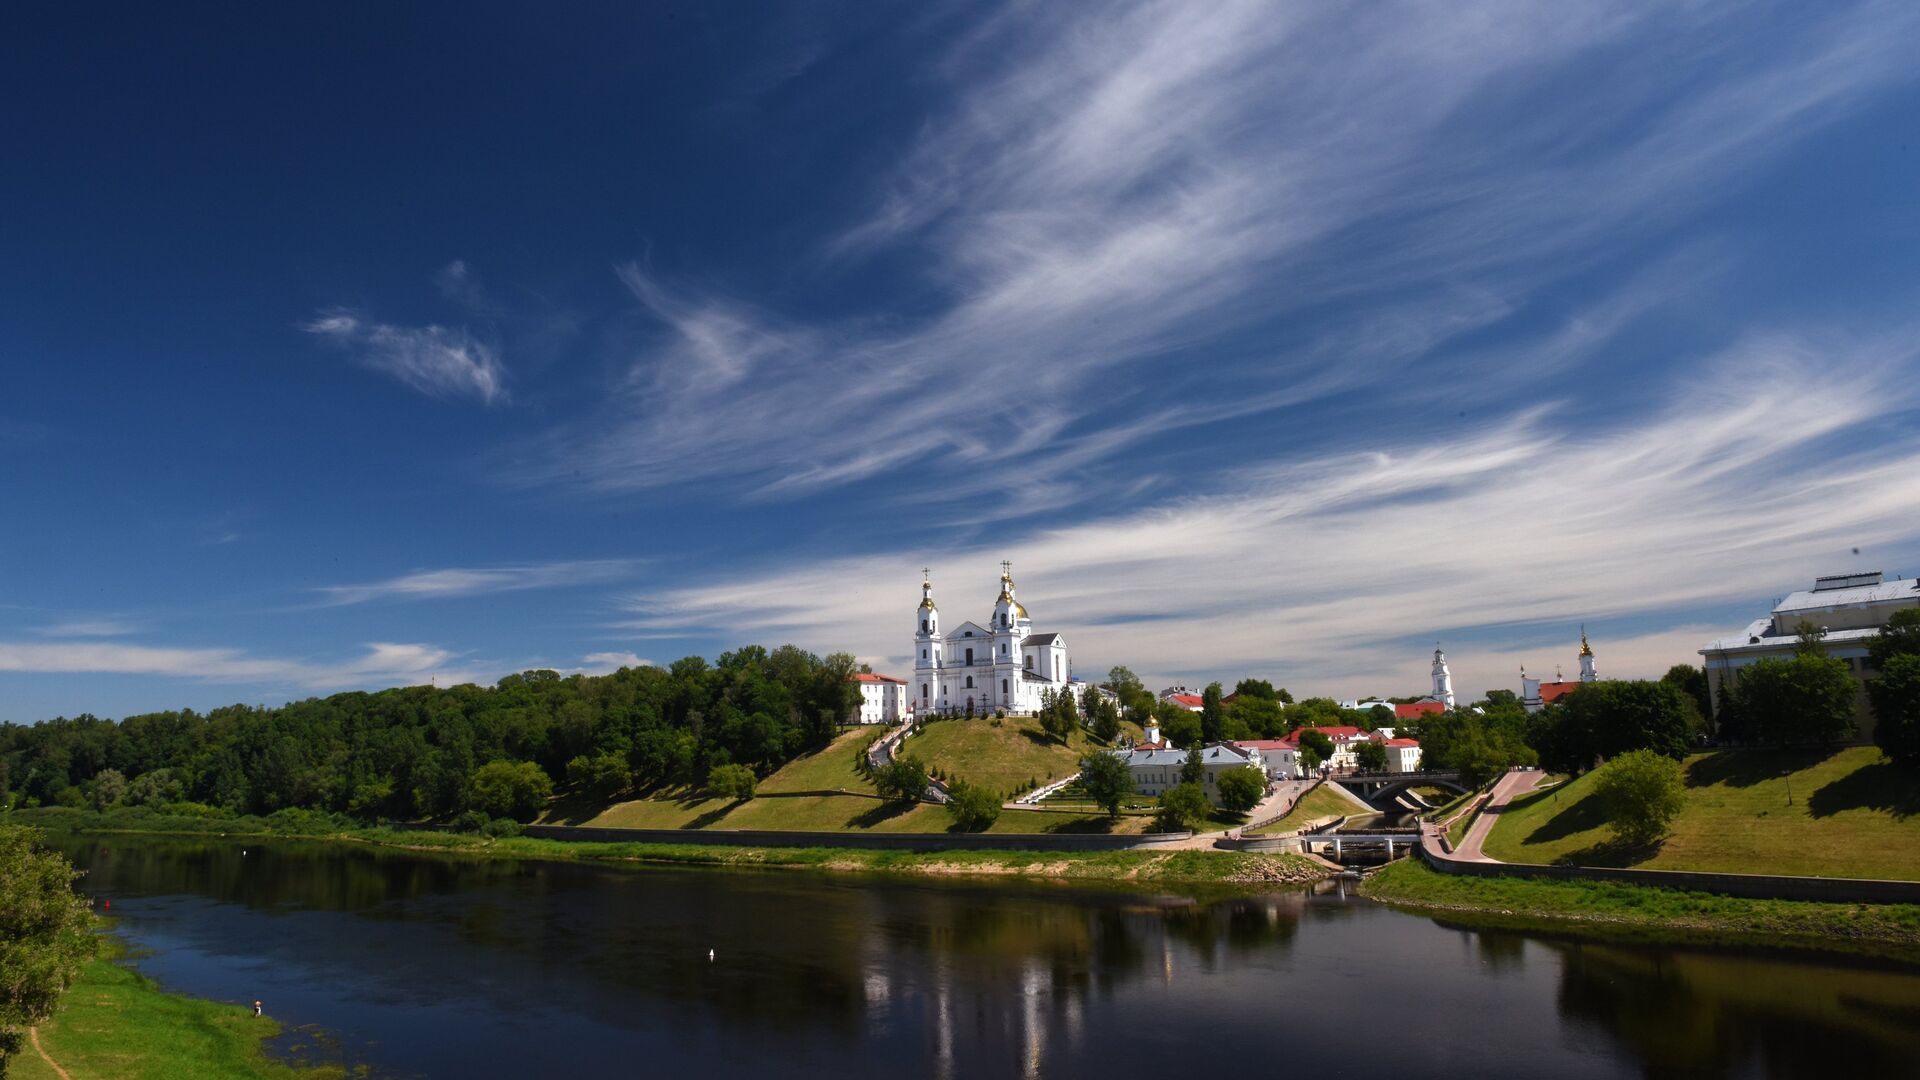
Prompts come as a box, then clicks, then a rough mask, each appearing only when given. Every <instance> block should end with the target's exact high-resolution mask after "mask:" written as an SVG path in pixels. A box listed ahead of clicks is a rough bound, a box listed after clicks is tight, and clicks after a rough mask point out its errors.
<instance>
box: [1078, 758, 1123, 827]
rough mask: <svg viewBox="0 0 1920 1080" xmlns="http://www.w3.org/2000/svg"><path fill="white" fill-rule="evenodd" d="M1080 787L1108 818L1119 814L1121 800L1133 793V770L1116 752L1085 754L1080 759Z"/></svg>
mask: <svg viewBox="0 0 1920 1080" xmlns="http://www.w3.org/2000/svg"><path fill="white" fill-rule="evenodd" d="M1080 789H1081V790H1082V791H1084V792H1086V795H1087V798H1089V799H1092V800H1093V802H1094V804H1095V805H1097V806H1099V807H1100V808H1101V809H1104V810H1105V811H1106V812H1107V816H1108V817H1119V816H1120V803H1121V800H1123V799H1126V798H1127V797H1128V796H1130V795H1132V794H1133V793H1134V788H1133V770H1132V769H1129V768H1127V763H1126V762H1125V761H1122V760H1121V759H1120V758H1119V756H1118V755H1115V754H1109V753H1105V752H1104V751H1103V752H1098V753H1092V754H1088V755H1087V756H1086V757H1083V758H1081V759H1080Z"/></svg>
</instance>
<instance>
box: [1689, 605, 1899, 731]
mask: <svg viewBox="0 0 1920 1080" xmlns="http://www.w3.org/2000/svg"><path fill="white" fill-rule="evenodd" d="M1906 607H1920V579H1916V578H1896V579H1894V580H1892V581H1888V580H1886V578H1885V576H1884V575H1882V574H1881V573H1880V571H1878V570H1870V571H1867V572H1865V573H1857V574H1833V575H1829V576H1827V577H1822V578H1816V579H1814V582H1813V588H1811V589H1807V590H1804V591H1801V592H1796V593H1794V594H1793V595H1791V596H1789V597H1787V598H1786V599H1785V600H1782V601H1780V602H1779V603H1778V604H1775V605H1774V608H1773V611H1772V613H1771V614H1769V615H1768V616H1767V617H1766V618H1764V619H1755V620H1754V621H1753V622H1752V623H1750V624H1748V626H1747V628H1746V629H1745V630H1744V631H1742V632H1741V633H1739V634H1736V635H1734V636H1732V637H1724V638H1721V639H1719V640H1718V641H1710V642H1708V643H1707V645H1706V647H1705V648H1703V649H1701V650H1700V655H1701V656H1702V657H1704V658H1705V661H1706V671H1707V692H1708V694H1709V695H1710V696H1711V700H1712V704H1713V709H1714V711H1715V712H1718V711H1719V710H1720V701H1721V695H1723V694H1724V693H1726V691H1727V688H1728V687H1729V686H1730V685H1732V684H1733V683H1734V682H1736V681H1738V680H1739V678H1740V669H1742V668H1744V667H1746V666H1747V665H1749V664H1751V663H1753V662H1754V661H1756V660H1764V659H1768V658H1772V659H1776V660H1791V659H1792V658H1793V656H1794V647H1795V646H1796V645H1798V644H1799V635H1800V625H1801V624H1802V623H1807V624H1809V625H1812V626H1813V627H1815V628H1816V629H1819V630H1824V631H1826V636H1825V637H1823V638H1821V644H1822V645H1824V646H1825V647H1826V650H1827V655H1828V656H1831V657H1835V658H1837V659H1840V660H1844V661H1846V664H1847V667H1848V668H1850V669H1851V670H1852V671H1853V677H1854V678H1855V679H1858V680H1860V681H1861V683H1862V685H1863V686H1864V684H1865V680H1867V679H1868V678H1871V677H1872V676H1873V675H1875V674H1876V672H1874V671H1873V670H1872V669H1871V668H1869V667H1868V666H1867V648H1868V646H1869V645H1871V644H1872V643H1873V639H1874V638H1875V637H1878V636H1879V634H1880V628H1881V627H1883V626H1885V625H1886V624H1887V620H1888V619H1890V618H1892V617H1893V613H1894V612H1896V611H1898V610H1900V609H1901V608H1906ZM1855 712H1856V715H1857V717H1858V721H1859V725H1860V737H1861V738H1863V739H1865V738H1870V737H1871V736H1872V733H1873V710H1872V709H1871V708H1869V707H1868V706H1867V704H1866V701H1865V694H1864V693H1862V694H1860V695H1859V696H1858V699H1857V701H1856V708H1855Z"/></svg>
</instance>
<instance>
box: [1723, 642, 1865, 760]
mask: <svg viewBox="0 0 1920 1080" xmlns="http://www.w3.org/2000/svg"><path fill="white" fill-rule="evenodd" d="M1857 692H1858V684H1857V683H1855V682H1854V678H1853V673H1852V672H1851V671H1849V670H1848V668H1847V664H1846V661H1844V660H1837V659H1835V658H1833V657H1831V656H1823V655H1820V654H1818V653H1813V652H1809V653H1803V654H1802V655H1799V656H1796V657H1794V658H1793V659H1791V660H1777V659H1774V658H1772V657H1769V658H1767V659H1764V660H1756V661H1754V662H1753V663H1752V664H1749V665H1747V666H1746V667H1744V668H1742V669H1740V678H1739V680H1738V681H1737V682H1735V683H1734V684H1733V686H1732V687H1731V692H1727V691H1725V690H1723V692H1722V693H1723V696H1724V697H1725V698H1726V699H1727V701H1726V704H1725V705H1724V706H1723V707H1722V708H1721V710H1720V733H1721V734H1722V735H1725V736H1728V737H1731V738H1735V739H1742V740H1748V741H1752V742H1763V743H1768V744H1770V745H1773V746H1788V745H1791V744H1793V743H1803V742H1813V743H1820V744H1822V745H1827V746H1831V745H1833V744H1835V743H1838V742H1840V741H1841V740H1842V739H1844V738H1846V737H1847V736H1848V735H1849V734H1851V733H1852V732H1853V728H1854V723H1853V719H1854V717H1853V710H1854V699H1855V695H1856V693H1857Z"/></svg>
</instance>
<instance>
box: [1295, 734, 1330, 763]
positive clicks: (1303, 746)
mask: <svg viewBox="0 0 1920 1080" xmlns="http://www.w3.org/2000/svg"><path fill="white" fill-rule="evenodd" d="M1298 741H1299V743H1300V750H1301V752H1302V753H1303V754H1304V753H1305V752H1306V751H1308V750H1311V751H1313V753H1314V755H1315V757H1314V764H1316V765H1317V764H1319V763H1320V762H1322V761H1327V760H1329V759H1331V758H1332V757H1333V740H1332V739H1329V738H1327V734H1326V732H1324V731H1317V730H1315V729H1313V728H1301V729H1300V738H1299V740H1298Z"/></svg>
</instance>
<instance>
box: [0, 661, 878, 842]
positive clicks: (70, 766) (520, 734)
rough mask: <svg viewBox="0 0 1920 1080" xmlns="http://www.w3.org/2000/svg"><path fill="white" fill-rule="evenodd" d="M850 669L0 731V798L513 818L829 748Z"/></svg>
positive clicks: (427, 690)
mask: <svg viewBox="0 0 1920 1080" xmlns="http://www.w3.org/2000/svg"><path fill="white" fill-rule="evenodd" d="M855 670H856V664H855V662H854V660H853V658H852V657H851V656H849V655H847V654H845V653H835V654H832V655H829V656H825V657H820V656H816V655H814V654H813V653H810V652H807V651H805V650H803V649H799V648H795V647H794V646H791V645H788V646H782V647H780V648H778V649H773V650H771V651H769V650H767V649H765V648H763V647H760V646H748V647H745V648H741V649H738V650H736V651H733V652H729V653H726V654H724V655H722V656H721V657H720V659H719V661H718V662H717V663H709V662H708V661H707V660H705V659H704V658H702V657H698V656H690V657H687V658H685V659H682V660H679V661H676V662H675V663H674V664H673V665H671V666H670V667H665V668H660V667H651V666H648V667H632V668H624V669H622V670H620V671H617V672H614V673H612V674H609V675H598V676H589V675H564V676H563V675H560V674H559V673H557V672H553V671H545V670H541V671H527V672H522V673H520V674H517V675H509V676H507V677H506V678H504V679H501V680H500V681H499V682H498V683H497V684H495V685H493V686H476V685H471V684H468V685H462V686H452V687H444V688H435V687H428V686H411V687H402V688H396V689H392V690H383V691H379V692H376V693H363V692H350V693H342V694H334V695H332V696H330V697H324V698H310V699H307V700H304V701H295V702H291V703H288V704H286V705H281V706H275V707H261V706H249V705H232V706H227V707H225V708H220V709H214V710H212V711H210V712H206V713H199V712H195V711H193V710H191V709H186V710H179V711H172V712H156V713H146V714H142V715H138V716H129V717H126V718H125V719H122V720H120V721H117V722H116V721H113V720H106V719H101V718H98V717H94V716H88V715H83V716H77V717H59V718H56V719H53V720H48V721H44V722H42V723H38V724H32V725H22V724H0V806H10V805H24V806H94V807H101V808H105V807H108V806H114V805H129V804H130V805H154V806H162V805H165V806H171V807H173V808H175V809H177V810H183V811H185V812H196V811H198V812H208V813H213V812H225V813H250V814H269V813H273V812H275V811H279V810H283V809H310V810H325V811H331V812H335V813H342V814H348V815H351V816H355V817H360V818H374V817H387V818H402V819H416V818H431V819H447V818H451V817H453V816H456V815H459V814H461V813H464V812H467V811H469V810H474V809H479V810H481V811H483V812H486V813H489V814H491V815H493V816H511V817H516V818H519V819H520V820H527V819H529V818H531V817H532V816H533V814H534V813H536V812H537V811H538V809H539V806H540V804H541V803H542V802H544V801H545V794H546V793H551V791H553V790H554V789H555V788H556V787H563V786H565V787H571V788H573V789H576V790H580V791H582V792H583V793H584V794H587V795H590V796H591V797H595V798H610V797H612V796H614V795H617V794H620V793H622V792H625V791H635V790H646V789H649V788H652V787H657V786H662V785H678V784H690V785H692V784H701V783H704V782H705V781H706V779H707V778H708V776H709V775H710V774H711V772H712V770H713V769H714V768H716V767H718V766H726V765H738V766H743V767H744V768H746V769H749V770H751V771H752V772H754V773H755V774H756V775H761V776H764V775H766V774H767V773H769V772H772V771H773V770H774V769H777V768H779V767H780V766H781V765H782V764H784V763H785V762H787V761H788V760H790V759H792V758H793V757H795V756H797V755H799V754H801V753H804V752H807V751H810V750H814V749H817V748H819V747H821V746H824V745H826V744H827V743H828V742H829V741H830V740H831V739H832V737H833V734H834V731H835V730H836V728H837V726H838V725H839V724H840V723H841V722H842V721H844V720H846V719H847V718H848V717H849V716H850V715H851V713H852V711H853V709H854V708H855V707H856V705H857V704H858V701H859V690H858V687H857V685H856V684H855V683H854V682H853V681H852V679H851V676H852V675H853V673H854V672H855Z"/></svg>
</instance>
